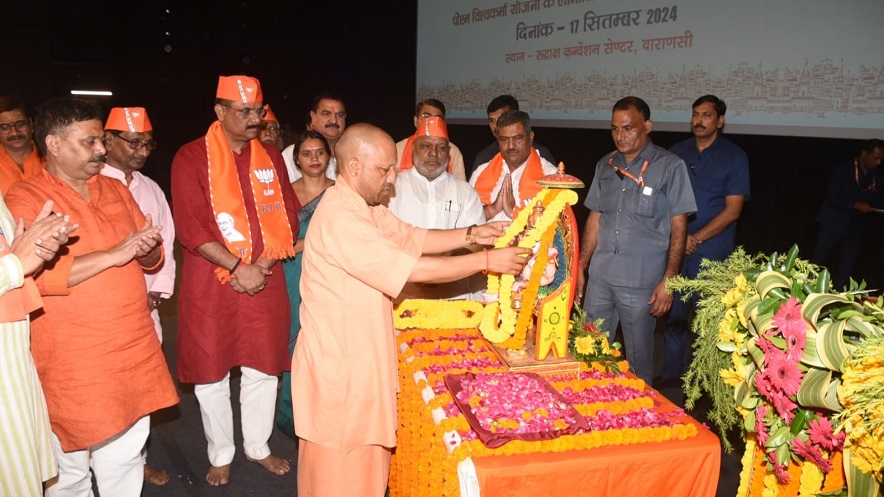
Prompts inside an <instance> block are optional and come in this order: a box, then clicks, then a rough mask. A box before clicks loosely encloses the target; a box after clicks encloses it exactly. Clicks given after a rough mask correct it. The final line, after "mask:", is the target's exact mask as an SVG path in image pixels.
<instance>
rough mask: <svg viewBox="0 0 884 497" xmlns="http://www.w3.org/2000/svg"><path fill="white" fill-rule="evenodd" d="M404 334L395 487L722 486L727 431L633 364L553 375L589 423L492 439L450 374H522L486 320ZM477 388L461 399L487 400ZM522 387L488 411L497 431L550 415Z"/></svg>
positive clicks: (595, 490) (614, 490) (445, 492)
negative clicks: (696, 415)
mask: <svg viewBox="0 0 884 497" xmlns="http://www.w3.org/2000/svg"><path fill="white" fill-rule="evenodd" d="M398 341H399V346H400V354H399V359H400V363H399V371H400V388H401V391H400V395H399V423H400V426H399V430H398V441H397V448H396V451H395V453H394V456H393V463H392V468H391V477H390V491H391V495H393V496H416V495H427V496H457V495H470V496H476V495H481V496H482V497H494V496H514V495H565V494H563V493H564V492H568V494H567V495H623V493H624V489H629V491H628V493H629V494H630V495H641V494H642V492H644V493H648V494H656V493H659V491H660V489H664V488H665V489H666V493H667V495H684V496H698V497H699V496H712V495H715V492H716V488H717V484H718V472H719V465H720V458H721V453H720V445H719V441H718V438H717V437H716V436H715V435H714V434H712V433H711V432H709V430H707V429H706V428H705V427H704V426H702V425H700V424H699V423H698V422H697V421H695V420H694V419H692V418H691V417H690V416H688V415H687V414H685V413H684V412H683V411H682V410H681V409H679V408H677V407H676V406H674V405H673V404H671V403H670V402H669V401H668V400H666V399H665V398H664V397H662V396H661V395H660V394H659V393H657V392H656V391H654V390H653V389H651V388H650V387H648V386H647V385H646V384H645V383H644V382H643V381H642V380H641V379H639V378H637V377H635V376H634V375H632V374H629V373H614V372H606V371H604V370H602V369H601V368H595V369H593V368H589V367H586V366H584V367H583V368H582V369H581V371H580V373H579V375H578V377H577V378H572V377H568V376H567V375H562V376H558V377H556V376H551V377H548V378H547V381H548V384H549V385H550V386H551V387H552V388H553V389H555V391H556V392H558V393H559V395H561V398H563V399H564V400H565V401H566V402H567V403H568V404H569V405H570V406H572V407H573V408H575V409H576V411H577V412H579V413H580V415H582V416H583V417H584V418H585V420H586V423H588V426H589V429H587V430H584V429H581V430H577V432H576V433H575V434H562V435H560V436H559V435H558V434H556V435H551V437H552V438H543V439H541V440H537V441H528V440H523V439H519V438H516V439H513V440H512V441H508V442H506V443H504V444H503V445H501V446H499V447H497V448H489V447H488V446H486V445H485V444H484V443H483V442H482V441H481V440H479V437H478V436H477V434H476V430H474V429H473V427H472V426H471V425H470V423H469V422H468V421H467V419H466V418H465V416H464V415H463V414H462V412H461V411H460V410H459V408H458V406H457V403H456V402H455V400H454V397H453V396H452V394H451V392H450V390H449V388H448V386H446V384H445V378H446V377H448V376H449V375H463V374H464V373H474V374H475V377H476V378H479V377H481V376H482V375H483V374H486V375H487V377H489V378H492V379H493V381H492V382H490V384H497V383H498V379H504V378H506V375H515V373H509V372H507V371H506V368H505V366H503V365H502V364H501V362H499V360H498V358H497V356H496V355H495V354H494V353H493V352H492V351H491V348H490V347H489V345H488V343H487V342H486V341H485V340H484V339H483V338H482V337H481V335H480V334H479V332H478V330H477V329H475V328H463V329H434V330H426V329H407V330H402V331H401V332H400V334H399V336H398ZM495 375H504V376H495ZM478 397H485V395H484V394H483V395H480V396H478ZM478 397H477V396H474V397H473V398H472V399H470V398H464V399H462V400H465V401H466V402H467V403H468V404H469V405H473V404H475V405H478V404H479V398H478ZM487 397H491V395H490V394H489V395H488V396H487ZM512 397H513V398H512V402H511V403H505V404H507V405H506V406H504V407H502V408H501V409H496V410H494V411H493V412H494V413H495V414H494V417H493V419H492V418H490V417H489V418H488V419H487V420H486V421H487V422H489V423H491V424H492V425H493V426H492V427H491V429H492V430H500V431H506V430H507V428H508V423H513V422H514V420H519V419H522V420H524V421H525V422H523V423H521V425H522V427H521V428H519V430H522V429H523V428H524V429H529V428H530V426H531V425H532V424H533V423H535V421H537V422H539V421H543V418H545V417H546V415H547V414H549V413H548V412H547V411H546V410H545V409H544V408H542V407H539V406H538V405H536V403H535V401H534V400H533V397H532V394H530V393H527V394H525V395H518V394H516V395H513V396H512ZM510 404H511V405H510ZM485 407H489V406H488V405H487V404H485ZM491 408H492V409H494V408H495V406H491ZM477 412H482V411H477ZM508 413H509V414H508ZM519 424H520V423H518V422H515V425H519ZM515 425H514V426H515ZM561 427H564V425H563V426H561ZM509 428H514V427H509ZM511 431H513V432H515V431H517V430H515V429H514V430H511ZM547 435H548V433H547ZM528 438H530V437H528ZM459 473H460V475H461V477H460V478H459V477H458V474H459Z"/></svg>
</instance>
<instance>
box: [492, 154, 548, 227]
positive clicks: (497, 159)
mask: <svg viewBox="0 0 884 497" xmlns="http://www.w3.org/2000/svg"><path fill="white" fill-rule="evenodd" d="M501 171H503V156H502V155H500V152H498V153H497V155H495V156H494V158H493V159H491V162H489V163H488V167H486V168H485V170H484V171H482V174H480V175H479V177H478V178H476V191H477V192H478V193H479V198H480V199H481V200H482V204H483V205H490V204H492V203H494V199H493V198H491V192H492V191H494V187H495V186H497V180H498V179H499V178H500V173H501ZM542 177H543V166H542V165H541V164H540V155H539V154H538V153H537V150H535V149H534V147H531V153H530V154H529V155H528V164H527V165H526V166H525V171H524V172H523V173H522V178H521V179H520V180H519V199H520V200H522V201H524V200H528V199H530V198H534V196H535V195H537V192H539V191H540V190H542V189H543V187H542V186H540V185H538V184H537V180H539V179H540V178H542ZM519 207H520V206H518V205H517V206H516V209H518V208H519ZM513 215H515V212H513Z"/></svg>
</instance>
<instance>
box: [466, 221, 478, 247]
mask: <svg viewBox="0 0 884 497" xmlns="http://www.w3.org/2000/svg"><path fill="white" fill-rule="evenodd" d="M475 227H476V225H475V224H474V225H472V226H470V227H469V228H467V244H468V245H472V244H474V243H479V242H477V241H476V237H475V236H474V235H473V228H475Z"/></svg>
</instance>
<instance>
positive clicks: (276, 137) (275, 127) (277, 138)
mask: <svg viewBox="0 0 884 497" xmlns="http://www.w3.org/2000/svg"><path fill="white" fill-rule="evenodd" d="M265 107H266V108H267V115H266V116H264V120H263V121H261V125H260V126H259V127H258V139H259V140H261V141H262V142H264V143H267V144H269V145H273V146H274V147H276V149H277V150H282V149H283V148H285V147H284V146H283V145H282V136H281V135H280V133H279V119H278V118H277V117H276V114H274V113H273V109H271V108H270V106H269V105H267V106H265Z"/></svg>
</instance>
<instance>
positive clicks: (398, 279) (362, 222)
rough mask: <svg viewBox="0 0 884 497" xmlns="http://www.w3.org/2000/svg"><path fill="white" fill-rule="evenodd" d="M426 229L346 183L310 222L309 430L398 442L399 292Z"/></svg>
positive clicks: (300, 377) (348, 440) (299, 360)
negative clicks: (395, 306)
mask: <svg viewBox="0 0 884 497" xmlns="http://www.w3.org/2000/svg"><path fill="white" fill-rule="evenodd" d="M426 235H427V230H425V229H421V228H415V227H413V226H411V225H409V224H406V223H403V222H402V221H400V220H399V219H397V218H396V216H394V215H393V214H392V213H391V212H390V211H389V210H388V209H387V208H386V207H384V206H377V207H371V206H369V205H367V204H366V203H365V200H363V199H362V197H361V196H360V195H359V194H357V193H356V192H355V191H354V190H353V189H352V188H351V187H350V186H349V185H348V184H347V183H346V181H338V182H337V183H336V184H335V185H334V186H332V187H330V188H329V189H328V190H326V191H325V196H324V197H323V198H322V201H321V202H320V203H319V207H317V208H316V213H315V214H314V215H313V219H312V220H311V222H310V228H309V229H308V230H307V238H306V245H305V248H304V273H303V275H302V276H301V296H302V297H303V302H302V303H301V333H300V335H299V336H298V344H297V345H296V346H295V354H294V359H293V360H292V397H293V400H294V401H293V404H294V414H295V431H296V432H297V434H298V436H299V437H301V438H303V439H306V440H309V441H310V442H313V443H315V444H318V445H322V446H324V447H328V448H330V449H333V450H338V451H342V452H349V451H350V450H352V449H354V448H356V447H359V446H361V445H381V446H384V447H394V446H395V445H396V426H397V423H396V391H397V389H398V384H399V380H398V374H397V362H396V361H397V358H396V341H395V337H394V328H393V305H392V297H394V296H396V295H397V294H398V293H399V291H400V290H401V289H402V287H403V285H405V282H406V281H407V279H408V276H409V275H410V274H411V272H412V270H413V269H414V266H415V264H417V261H418V259H419V258H420V255H421V253H422V252H423V246H424V240H425V239H426Z"/></svg>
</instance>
